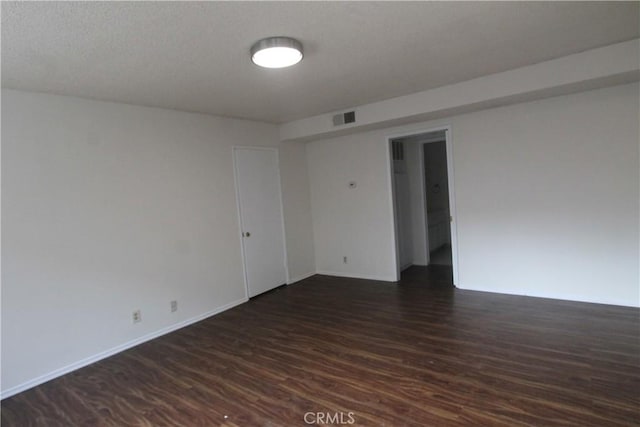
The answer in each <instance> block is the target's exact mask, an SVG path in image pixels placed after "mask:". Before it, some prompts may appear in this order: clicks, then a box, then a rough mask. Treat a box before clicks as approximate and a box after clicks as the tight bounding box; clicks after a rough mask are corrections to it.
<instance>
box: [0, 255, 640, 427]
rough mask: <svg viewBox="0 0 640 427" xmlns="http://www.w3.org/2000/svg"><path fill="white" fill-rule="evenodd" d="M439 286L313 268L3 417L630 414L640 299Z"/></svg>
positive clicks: (486, 421) (85, 420) (65, 420)
mask: <svg viewBox="0 0 640 427" xmlns="http://www.w3.org/2000/svg"><path fill="white" fill-rule="evenodd" d="M447 283H450V270H448V269H446V268H444V267H441V268H439V269H438V268H432V269H426V268H415V267H414V268H411V269H409V270H408V271H407V272H406V273H405V274H404V276H403V280H402V282H401V283H400V284H399V285H393V284H388V283H381V282H374V281H367V280H356V279H343V278H332V277H327V276H314V277H311V278H309V279H307V280H304V281H303V282H300V283H297V284H295V285H292V286H289V287H284V288H280V289H278V290H276V291H274V292H271V293H267V294H264V295H262V296H259V297H257V298H255V299H253V300H251V301H250V302H248V303H246V304H243V305H241V306H239V307H236V308H234V309H232V310H229V311H226V312H224V313H221V314H219V315H217V316H214V317H212V318H209V319H207V320H204V321H202V322H199V323H197V324H195V325H192V326H190V327H187V328H184V329H181V330H179V331H177V332H174V333H172V334H169V335H166V336H164V337H161V338H158V339H156V340H154V341H151V342H148V343H145V344H142V345H140V346H138V347H136V348H133V349H131V350H128V351H125V352H123V353H120V354H118V355H116V356H113V357H111V358H109V359H106V360H104V361H102V362H99V363H96V364H94V365H91V366H88V367H86V368H83V369H81V370H78V371H76V372H73V373H71V374H68V375H66V376H64V377H61V378H58V379H56V380H53V381H50V382H48V383H46V384H43V385H41V386H39V387H36V388H34V389H31V390H29V391H26V392H24V393H21V394H19V395H16V396H14V397H11V398H8V399H5V400H4V401H2V405H1V406H2V407H1V409H2V415H1V419H2V426H3V427H10V426H20V427H25V426H65V427H68V426H134V425H135V426H289V425H297V426H303V425H306V424H305V421H307V422H309V421H311V422H314V421H318V420H319V421H324V422H326V421H327V418H326V416H327V415H326V414H327V413H328V414H329V415H330V418H329V419H328V421H331V423H333V424H334V425H337V424H338V423H337V422H336V421H342V422H343V423H348V422H350V421H355V424H352V425H372V426H404V425H406V426H413V425H416V426H418V425H419V426H450V425H451V426H480V425H499V426H520V425H532V426H634V425H635V426H637V425H640V341H639V331H640V319H639V310H637V309H632V308H623V307H614V306H606V305H597V304H582V303H574V302H566V301H555V300H547V299H539V298H527V297H517V296H507V295H499V294H491V293H482V292H471V291H463V290H457V289H455V288H453V287H451V286H450V285H448V284H447ZM309 412H311V413H313V414H311V415H308V414H307V418H306V420H305V418H304V417H305V413H309ZM317 413H321V414H320V417H319V416H318V414H317ZM340 413H342V418H341V419H340V418H334V417H337V416H339V415H340ZM331 423H327V424H331ZM317 424H319V425H321V424H322V423H317Z"/></svg>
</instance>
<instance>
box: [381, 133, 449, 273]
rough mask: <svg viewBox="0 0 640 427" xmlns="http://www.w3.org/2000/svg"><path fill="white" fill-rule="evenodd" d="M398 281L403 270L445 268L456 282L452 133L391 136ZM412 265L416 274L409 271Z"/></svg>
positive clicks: (390, 151)
mask: <svg viewBox="0 0 640 427" xmlns="http://www.w3.org/2000/svg"><path fill="white" fill-rule="evenodd" d="M389 146H390V147H389V148H390V150H389V153H390V156H389V157H390V162H391V189H392V193H393V198H392V199H393V213H394V232H395V241H396V248H395V249H396V266H397V277H398V280H399V279H400V276H401V274H402V272H403V271H405V270H407V271H412V272H413V273H412V274H415V272H416V271H421V269H422V270H425V271H427V270H434V269H445V270H447V271H448V272H449V274H446V276H447V277H452V278H453V283H454V284H455V283H456V282H457V256H456V249H457V245H456V238H455V234H456V233H455V222H454V218H455V209H454V200H455V199H454V198H453V171H452V158H451V141H450V131H449V130H448V128H441V129H435V130H430V131H424V132H419V133H413V134H409V135H402V136H398V137H393V138H389ZM410 267H411V270H408V269H409V268H410Z"/></svg>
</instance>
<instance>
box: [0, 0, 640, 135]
mask: <svg viewBox="0 0 640 427" xmlns="http://www.w3.org/2000/svg"><path fill="white" fill-rule="evenodd" d="M639 4H640V3H638V2H627V3H612V2H603V3H596V2H568V3H565V2H549V3H534V2H515V3H485V2H471V3H466V2H465V3H462V2H451V3H441V2H406V3H405V2H372V3H370V2H300V3H298V2H295V3H294V2H224V3H216V2H193V3H190V2H175V3H174V2H139V3H138V2H136V3H134V2H78V3H71V2H15V3H14V2H3V3H2V85H3V87H7V88H15V89H27V90H35V91H42V92H51V93H58V94H65V95H75V96H81V97H87V98H95V99H102V100H112V101H120V102H125V103H131V104H139V105H148V106H157V107H165V108H174V109H179V110H186V111H196V112H204V113H211V114H216V115H222V116H229V117H242V118H248V119H255V120H263V121H269V122H276V123H279V122H285V121H290V120H294V119H298V118H302V117H307V116H311V115H316V114H321V113H325V112H328V111H332V110H339V109H342V108H347V107H351V106H356V105H360V104H364V103H368V102H373V101H379V100H382V99H387V98H391V97H395V96H400V95H405V94H408V93H412V92H416V91H420V90H425V89H430V88H434V87H438V86H443V85H446V84H450V83H455V82H459V81H463V80H468V79H471V78H474V77H479V76H482V75H487V74H491V73H495V72H500V71H505V70H508V69H512V68H517V67H521V66H525V65H529V64H533V63H536V62H541V61H545V60H549V59H553V58H556V57H559V56H564V55H567V54H571V53H576V52H580V51H583V50H587V49H591V48H595V47H600V46H604V45H608V44H612V43H616V42H620V41H625V40H629V39H632V38H637V37H638V36H639V32H640V30H639V28H640V25H639V22H638V20H639ZM274 35H286V36H291V37H295V38H297V39H299V40H300V41H301V42H302V43H303V44H304V47H305V58H304V60H303V61H302V62H301V63H300V64H298V65H297V66H295V67H292V68H289V69H280V70H267V69H261V68H258V67H256V66H255V65H253V64H252V63H251V61H250V58H249V54H248V51H249V48H250V47H251V45H252V44H253V42H255V41H256V40H258V39H261V38H263V37H267V36H274Z"/></svg>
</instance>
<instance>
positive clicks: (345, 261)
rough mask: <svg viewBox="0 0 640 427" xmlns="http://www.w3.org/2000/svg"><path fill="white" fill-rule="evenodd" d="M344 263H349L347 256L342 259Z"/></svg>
mask: <svg viewBox="0 0 640 427" xmlns="http://www.w3.org/2000/svg"><path fill="white" fill-rule="evenodd" d="M342 262H343V263H345V264H346V263H347V257H346V256H345V257H342Z"/></svg>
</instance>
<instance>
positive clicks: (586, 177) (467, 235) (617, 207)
mask: <svg viewBox="0 0 640 427" xmlns="http://www.w3.org/2000/svg"><path fill="white" fill-rule="evenodd" d="M638 93H639V92H638V84H637V83H636V84H627V85H621V86H614V87H610V88H605V89H598V90H594V91H589V92H583V93H578V94H574V95H568V96H560V97H556V98H549V99H545V100H539V101H534V102H529V103H523V104H515V105H511V106H507V107H501V108H496V109H490V110H484V111H479V112H474V113H470V114H466V115H461V116H456V117H451V118H449V119H446V120H438V121H434V122H427V123H419V124H414V125H411V126H404V127H402V128H390V129H386V130H377V131H372V132H367V133H358V134H353V135H348V136H342V137H337V138H332V139H327V140H321V141H315V142H311V143H308V145H307V160H308V164H309V176H310V186H311V201H312V212H313V224H314V235H315V237H316V238H315V254H316V265H317V268H318V270H320V271H327V272H335V273H340V274H342V275H345V276H361V277H372V276H373V277H378V278H386V279H388V280H393V277H395V264H394V251H393V249H392V248H393V246H394V237H393V233H392V227H393V225H392V224H393V222H392V219H391V210H390V207H389V206H390V205H389V203H390V196H389V191H390V187H389V178H388V176H387V174H388V165H387V157H386V151H385V150H386V149H387V148H386V147H387V141H386V138H387V137H388V136H391V135H398V134H403V133H404V134H407V133H409V132H412V131H416V133H418V132H419V131H424V130H428V129H429V128H432V127H435V126H439V125H443V124H450V125H451V126H452V141H453V164H454V183H455V192H456V206H457V231H458V246H459V250H458V257H459V270H458V273H459V283H457V285H458V286H459V287H460V288H466V289H477V290H485V291H493V292H504V293H514V294H522V295H533V296H544V297H551V298H560V299H570V300H578V301H591V302H600V303H610V304H620V305H629V306H638V305H640V301H639V299H640V295H639V277H638V276H639V265H638V264H639V255H640V253H639V249H638V242H639V224H638V217H639V200H638V199H639V181H640V178H639V175H638V170H639V164H638V163H639V153H638V150H639V130H638V117H639V108H638ZM352 179H353V180H357V181H358V182H359V186H358V190H357V191H351V190H349V189H348V188H347V186H346V183H347V182H348V181H349V180H352ZM343 253H344V254H348V255H349V256H350V257H351V259H353V260H354V261H355V262H353V263H351V264H348V265H344V264H342V260H341V256H342V254H343Z"/></svg>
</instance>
